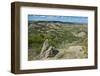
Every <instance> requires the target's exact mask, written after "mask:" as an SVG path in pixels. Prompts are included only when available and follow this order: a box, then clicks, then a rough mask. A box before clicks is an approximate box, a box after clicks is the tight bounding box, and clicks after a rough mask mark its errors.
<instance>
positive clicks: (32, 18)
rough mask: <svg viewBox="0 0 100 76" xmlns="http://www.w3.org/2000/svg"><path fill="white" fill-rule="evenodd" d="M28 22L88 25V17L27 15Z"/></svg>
mask: <svg viewBox="0 0 100 76" xmlns="http://www.w3.org/2000/svg"><path fill="white" fill-rule="evenodd" d="M28 21H62V22H72V23H85V24H87V23H88V17H81V16H55V15H54V16H53V15H28Z"/></svg>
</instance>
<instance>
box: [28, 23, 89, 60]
mask: <svg viewBox="0 0 100 76" xmlns="http://www.w3.org/2000/svg"><path fill="white" fill-rule="evenodd" d="M87 42H88V39H87V25H86V24H77V23H63V22H52V21H50V22H48V21H37V22H31V23H29V26H28V48H29V49H28V60H50V59H82V58H87V57H88V50H87V47H88V44H87Z"/></svg>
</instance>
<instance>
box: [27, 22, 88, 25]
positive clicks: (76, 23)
mask: <svg viewBox="0 0 100 76" xmlns="http://www.w3.org/2000/svg"><path fill="white" fill-rule="evenodd" d="M32 23H35V24H36V23H61V24H75V25H83V24H84V25H86V24H87V23H78V22H62V21H28V24H32Z"/></svg>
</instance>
